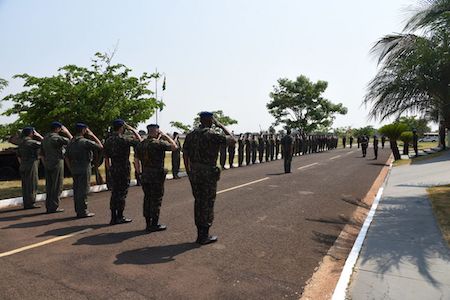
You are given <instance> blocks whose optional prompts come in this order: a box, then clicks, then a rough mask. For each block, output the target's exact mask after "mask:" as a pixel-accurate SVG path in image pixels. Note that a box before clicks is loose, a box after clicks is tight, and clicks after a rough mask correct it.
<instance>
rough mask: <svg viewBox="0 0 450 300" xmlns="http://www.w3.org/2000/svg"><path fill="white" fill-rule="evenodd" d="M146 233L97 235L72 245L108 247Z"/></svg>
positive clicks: (132, 232)
mask: <svg viewBox="0 0 450 300" xmlns="http://www.w3.org/2000/svg"><path fill="white" fill-rule="evenodd" d="M144 234H146V232H145V231H144V230H136V231H127V232H109V233H100V234H97V235H91V236H87V237H83V238H81V239H79V240H78V241H76V242H75V243H74V245H93V246H98V245H109V244H119V243H122V242H124V241H126V240H128V239H131V238H134V237H137V236H140V235H144Z"/></svg>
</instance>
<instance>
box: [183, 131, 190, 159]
mask: <svg viewBox="0 0 450 300" xmlns="http://www.w3.org/2000/svg"><path fill="white" fill-rule="evenodd" d="M190 147H191V135H190V134H188V135H186V138H185V140H184V143H183V153H184V154H186V155H188V154H189V150H190V149H189V148H190Z"/></svg>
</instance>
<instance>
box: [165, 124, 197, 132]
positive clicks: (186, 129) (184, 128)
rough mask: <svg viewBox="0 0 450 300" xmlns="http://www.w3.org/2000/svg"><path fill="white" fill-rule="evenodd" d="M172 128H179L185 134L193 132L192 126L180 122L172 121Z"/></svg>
mask: <svg viewBox="0 0 450 300" xmlns="http://www.w3.org/2000/svg"><path fill="white" fill-rule="evenodd" d="M170 126H172V127H174V128H178V129H179V130H180V131H182V132H183V133H187V132H189V131H191V129H192V128H191V125H187V124H184V123H182V122H180V121H171V122H170Z"/></svg>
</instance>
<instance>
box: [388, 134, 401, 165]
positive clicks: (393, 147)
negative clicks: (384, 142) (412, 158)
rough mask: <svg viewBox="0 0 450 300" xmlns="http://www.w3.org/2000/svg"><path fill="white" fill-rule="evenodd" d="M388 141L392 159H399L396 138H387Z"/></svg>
mask: <svg viewBox="0 0 450 300" xmlns="http://www.w3.org/2000/svg"><path fill="white" fill-rule="evenodd" d="M389 143H390V144H391V150H392V154H393V155H394V160H399V159H401V156H400V151H399V150H398V145H397V140H391V139H389Z"/></svg>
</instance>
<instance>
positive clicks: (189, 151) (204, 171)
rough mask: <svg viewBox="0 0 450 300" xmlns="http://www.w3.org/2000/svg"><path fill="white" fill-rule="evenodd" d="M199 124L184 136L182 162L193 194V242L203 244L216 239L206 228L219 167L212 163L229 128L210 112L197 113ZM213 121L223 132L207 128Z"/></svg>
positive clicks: (212, 203)
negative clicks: (194, 237) (194, 226)
mask: <svg viewBox="0 0 450 300" xmlns="http://www.w3.org/2000/svg"><path fill="white" fill-rule="evenodd" d="M200 123H201V125H200V127H199V128H196V129H194V130H193V131H192V132H190V133H189V134H188V135H187V136H186V141H185V142H184V148H183V150H184V151H183V152H184V154H185V155H184V164H185V166H186V171H187V173H188V175H189V180H190V182H191V187H192V193H193V195H194V198H195V205H194V212H195V225H196V226H197V241H196V242H197V243H199V244H201V245H206V244H210V243H214V242H216V241H217V237H216V236H210V235H209V228H210V227H211V225H212V223H213V220H214V202H215V199H216V192H217V181H218V180H219V178H220V169H219V168H217V167H216V161H217V154H218V151H219V147H220V146H221V145H223V144H226V143H227V138H226V137H225V135H226V136H229V137H231V133H230V131H229V130H228V129H227V128H225V126H223V125H222V124H221V123H219V122H218V121H217V120H215V119H214V117H213V114H212V113H210V112H201V113H200ZM213 124H215V125H216V126H217V127H219V128H221V129H222V130H223V132H224V133H225V135H223V134H218V133H216V132H214V131H213V130H211V127H212V125H213Z"/></svg>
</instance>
